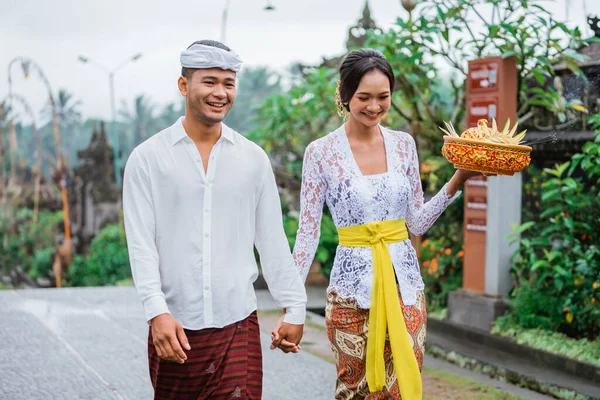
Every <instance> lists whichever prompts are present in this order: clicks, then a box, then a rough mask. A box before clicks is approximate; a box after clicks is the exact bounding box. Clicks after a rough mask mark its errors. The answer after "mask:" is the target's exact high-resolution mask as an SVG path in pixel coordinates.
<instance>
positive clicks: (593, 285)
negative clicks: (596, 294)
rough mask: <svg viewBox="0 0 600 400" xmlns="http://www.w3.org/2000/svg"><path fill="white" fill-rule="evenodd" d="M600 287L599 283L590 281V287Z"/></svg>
mask: <svg viewBox="0 0 600 400" xmlns="http://www.w3.org/2000/svg"><path fill="white" fill-rule="evenodd" d="M599 287H600V283H598V282H594V283H592V289H598V288H599Z"/></svg>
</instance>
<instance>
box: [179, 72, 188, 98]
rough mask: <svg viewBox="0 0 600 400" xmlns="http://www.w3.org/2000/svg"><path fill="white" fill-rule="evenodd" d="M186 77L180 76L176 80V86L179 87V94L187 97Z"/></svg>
mask: <svg viewBox="0 0 600 400" xmlns="http://www.w3.org/2000/svg"><path fill="white" fill-rule="evenodd" d="M188 84H189V82H188V79H187V78H186V77H185V76H180V77H179V79H178V80H177V86H178V87H179V93H181V95H182V96H183V97H187V95H188V89H189V88H188Z"/></svg>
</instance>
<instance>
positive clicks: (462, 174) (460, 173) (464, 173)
mask: <svg viewBox="0 0 600 400" xmlns="http://www.w3.org/2000/svg"><path fill="white" fill-rule="evenodd" d="M454 175H455V176H456V177H457V179H458V180H459V181H460V182H462V183H465V182H466V181H467V179H469V178H473V177H475V176H480V175H483V174H482V173H481V172H477V171H469V170H466V169H457V170H456V172H455V173H454Z"/></svg>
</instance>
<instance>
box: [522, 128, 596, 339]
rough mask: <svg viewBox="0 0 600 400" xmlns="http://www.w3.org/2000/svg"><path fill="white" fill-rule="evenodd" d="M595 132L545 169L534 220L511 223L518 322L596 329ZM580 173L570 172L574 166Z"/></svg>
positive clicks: (581, 333) (586, 331) (577, 333)
mask: <svg viewBox="0 0 600 400" xmlns="http://www.w3.org/2000/svg"><path fill="white" fill-rule="evenodd" d="M599 165H600V133H599V134H598V135H597V136H596V139H595V141H594V142H589V143H587V144H586V145H585V146H584V148H583V151H582V152H581V153H579V154H576V155H574V156H573V158H572V160H571V162H567V163H564V164H562V165H557V166H556V167H555V168H552V169H546V170H545V172H546V173H547V174H548V176H549V177H550V179H548V180H547V181H545V182H544V183H543V184H542V189H543V192H542V195H541V208H540V209H541V210H543V211H542V213H541V215H540V218H539V219H538V220H537V221H527V222H525V223H524V224H522V225H521V226H519V227H515V233H514V234H513V235H511V236H512V238H513V239H514V240H518V238H519V236H520V237H521V239H520V248H519V249H518V251H517V252H516V253H515V254H514V256H513V263H514V265H513V277H514V281H515V289H514V291H513V293H512V302H513V306H514V307H513V311H512V317H513V318H514V320H515V322H516V323H517V324H518V325H520V326H522V327H523V328H536V327H540V328H545V329H548V330H558V331H560V332H563V333H566V334H567V335H569V336H573V337H587V338H590V339H593V338H595V337H597V336H598V335H600V307H599V304H600V247H599V246H598V238H597V237H596V235H597V234H598V232H600V191H599V189H598V187H597V186H596V185H597V180H598V179H597V178H598V175H600V168H599V167H598V166H599ZM578 169H579V170H580V171H581V173H582V174H583V177H578V178H576V177H574V175H575V174H576V171H577V170H578Z"/></svg>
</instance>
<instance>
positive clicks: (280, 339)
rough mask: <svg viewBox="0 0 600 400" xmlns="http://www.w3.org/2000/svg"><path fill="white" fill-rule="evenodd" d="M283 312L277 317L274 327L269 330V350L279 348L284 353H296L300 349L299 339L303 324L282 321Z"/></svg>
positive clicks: (300, 338)
mask: <svg viewBox="0 0 600 400" xmlns="http://www.w3.org/2000/svg"><path fill="white" fill-rule="evenodd" d="M284 317H285V314H284V315H282V316H281V318H279V321H277V324H276V325H275V328H273V331H271V350H274V349H276V348H279V349H281V351H283V352H284V353H298V352H299V351H300V350H302V347H300V340H302V334H303V332H304V325H294V324H288V323H286V322H283V319H284Z"/></svg>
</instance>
